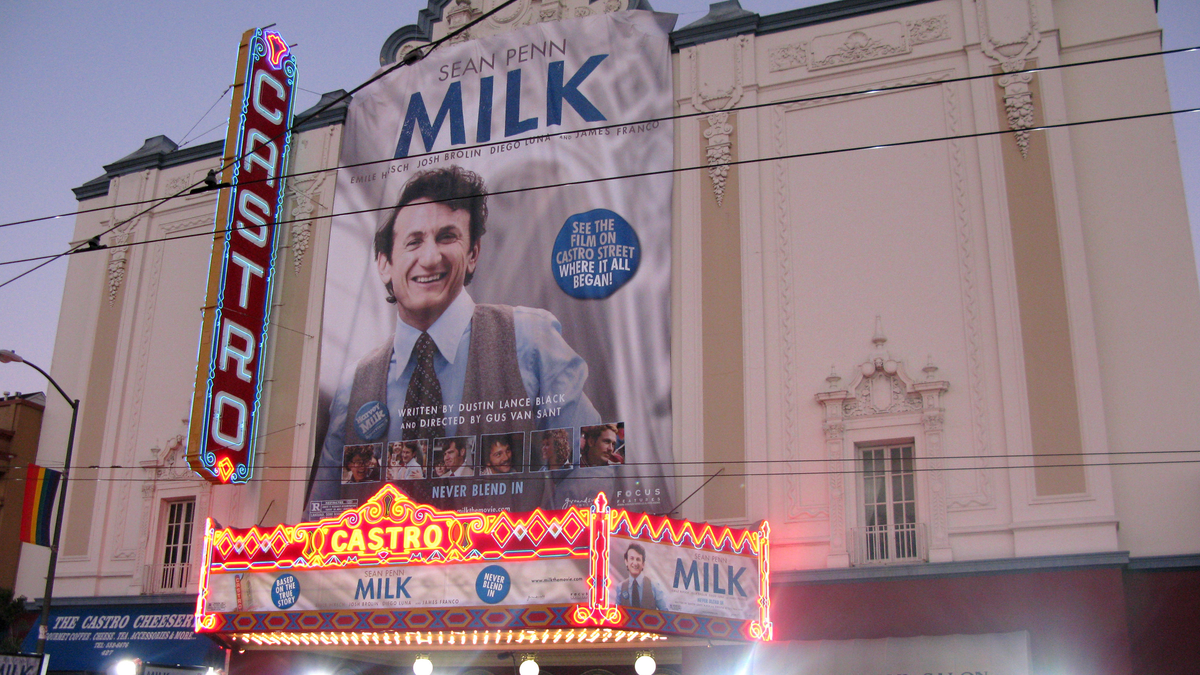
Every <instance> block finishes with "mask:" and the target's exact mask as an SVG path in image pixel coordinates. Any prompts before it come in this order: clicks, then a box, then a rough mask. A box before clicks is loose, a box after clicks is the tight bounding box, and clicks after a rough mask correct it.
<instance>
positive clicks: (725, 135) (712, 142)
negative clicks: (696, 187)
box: [704, 112, 733, 207]
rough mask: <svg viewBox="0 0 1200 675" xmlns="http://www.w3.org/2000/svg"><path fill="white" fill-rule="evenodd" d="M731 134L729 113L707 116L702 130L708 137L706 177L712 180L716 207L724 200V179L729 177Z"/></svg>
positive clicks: (731, 158) (731, 153) (731, 149)
mask: <svg viewBox="0 0 1200 675" xmlns="http://www.w3.org/2000/svg"><path fill="white" fill-rule="evenodd" d="M732 134H733V125H732V124H730V123H729V113H727V112H716V113H712V114H711V115H709V116H708V128H707V129H705V130H704V137H705V138H707V139H708V148H707V153H708V178H709V180H711V181H712V186H713V196H714V197H716V198H717V206H718V207H719V206H721V205H722V204H723V203H724V201H725V180H726V179H727V178H729V162H731V161H732V160H733V144H732V141H731V140H730V136H731V135H732Z"/></svg>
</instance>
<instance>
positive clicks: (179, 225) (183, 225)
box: [158, 216, 215, 234]
mask: <svg viewBox="0 0 1200 675" xmlns="http://www.w3.org/2000/svg"><path fill="white" fill-rule="evenodd" d="M214 222H215V221H214V220H213V217H212V216H201V217H199V218H191V219H188V220H177V221H175V222H173V223H167V224H166V225H159V226H158V227H159V229H160V230H162V231H163V232H164V233H166V234H174V233H176V232H182V231H183V230H193V229H196V228H198V227H205V226H209V227H213V226H214Z"/></svg>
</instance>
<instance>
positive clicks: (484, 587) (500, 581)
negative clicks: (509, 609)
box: [475, 565, 512, 605]
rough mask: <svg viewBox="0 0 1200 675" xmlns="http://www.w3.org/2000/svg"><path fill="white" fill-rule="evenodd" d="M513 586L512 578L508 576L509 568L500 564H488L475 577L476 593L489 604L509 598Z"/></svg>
mask: <svg viewBox="0 0 1200 675" xmlns="http://www.w3.org/2000/svg"><path fill="white" fill-rule="evenodd" d="M511 587H512V579H511V578H510V577H509V576H508V570H506V569H504V568H503V567H501V566H499V565H488V566H487V567H485V568H483V571H482V572H480V573H479V576H478V577H475V593H476V595H478V596H479V599H480V600H482V601H484V602H486V603H487V604H489V605H494V604H496V603H497V602H500V601H501V600H503V599H504V598H507V597H508V589H509V588H511Z"/></svg>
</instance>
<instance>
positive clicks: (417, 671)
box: [413, 656, 433, 675]
mask: <svg viewBox="0 0 1200 675" xmlns="http://www.w3.org/2000/svg"><path fill="white" fill-rule="evenodd" d="M431 673H433V661H430V660H429V657H428V656H418V657H417V660H416V661H413V675H431Z"/></svg>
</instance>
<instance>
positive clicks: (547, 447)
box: [342, 422, 626, 485]
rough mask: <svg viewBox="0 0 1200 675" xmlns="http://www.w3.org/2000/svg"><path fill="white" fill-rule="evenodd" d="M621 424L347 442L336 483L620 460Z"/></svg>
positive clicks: (553, 468) (534, 469)
mask: <svg viewBox="0 0 1200 675" xmlns="http://www.w3.org/2000/svg"><path fill="white" fill-rule="evenodd" d="M625 461H626V453H625V423H624V422H614V423H610V424H598V425H595V426H587V427H581V428H578V429H577V430H576V429H547V430H544V431H533V432H529V433H525V432H513V433H506V434H484V435H482V436H448V437H445V438H435V439H433V440H432V442H431V441H430V440H426V439H422V440H410V441H393V442H390V443H386V444H385V443H366V444H362V445H347V446H345V448H344V449H343V456H342V485H353V484H360V483H378V482H381V481H389V482H391V481H402V480H424V479H438V478H458V477H466V476H500V475H503V476H507V475H513V474H521V473H527V472H528V473H536V472H548V471H560V470H565V469H574V468H576V467H579V468H587V467H604V466H614V465H621V464H624V463H625Z"/></svg>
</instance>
